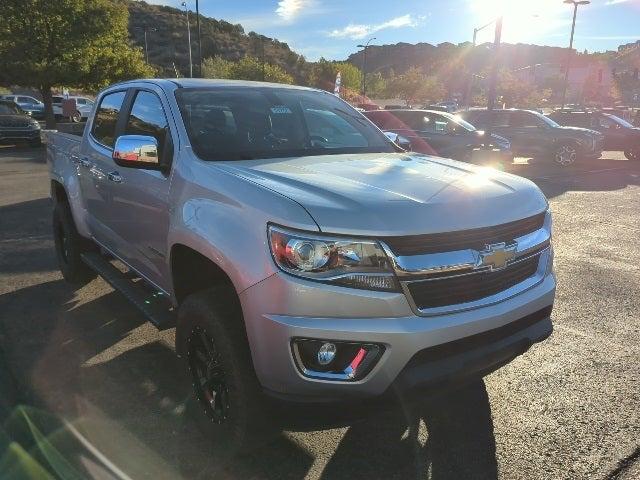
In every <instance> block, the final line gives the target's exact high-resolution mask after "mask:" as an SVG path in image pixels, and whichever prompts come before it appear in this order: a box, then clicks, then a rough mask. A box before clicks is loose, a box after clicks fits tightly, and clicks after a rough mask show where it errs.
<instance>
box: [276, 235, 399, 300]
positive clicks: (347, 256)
mask: <svg viewBox="0 0 640 480" xmlns="http://www.w3.org/2000/svg"><path fill="white" fill-rule="evenodd" d="M269 246H270V248H271V253H272V255H273V258H274V260H275V262H276V264H277V265H278V267H280V268H281V269H282V270H284V271H285V272H287V273H289V274H291V275H296V276H298V277H303V278H307V279H310V280H316V281H321V282H325V283H331V284H335V285H342V286H346V287H353V288H363V289H369V290H386V291H397V290H398V285H397V282H396V278H395V275H394V273H393V269H392V268H391V264H390V262H389V258H388V257H387V255H386V254H385V253H384V250H383V249H382V247H381V246H380V244H379V243H378V242H376V241H375V240H361V239H349V238H341V237H331V236H325V235H321V234H319V235H316V234H313V233H304V232H296V231H292V230H287V229H284V228H281V227H276V226H269Z"/></svg>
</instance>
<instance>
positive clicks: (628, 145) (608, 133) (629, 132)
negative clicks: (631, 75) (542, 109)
mask: <svg viewBox="0 0 640 480" xmlns="http://www.w3.org/2000/svg"><path fill="white" fill-rule="evenodd" d="M549 118H551V119H553V120H555V121H556V122H558V123H559V124H561V125H572V126H575V127H585V128H590V129H592V130H597V131H599V132H600V133H602V134H603V135H604V150H620V151H623V152H624V155H625V157H627V158H628V159H629V160H640V128H638V127H634V126H633V125H632V124H631V123H629V122H627V121H626V120H623V119H622V118H620V117H617V116H616V115H612V114H610V113H604V112H602V111H592V110H567V109H564V110H558V111H556V112H553V113H552V114H551V115H549Z"/></svg>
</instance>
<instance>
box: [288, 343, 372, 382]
mask: <svg viewBox="0 0 640 480" xmlns="http://www.w3.org/2000/svg"><path fill="white" fill-rule="evenodd" d="M291 348H292V352H291V353H292V354H293V359H294V361H295V363H296V366H297V367H298V369H299V371H300V373H302V374H303V375H304V376H305V377H310V378H316V379H321V380H334V381H336V380H337V381H346V382H353V381H357V380H360V379H362V378H364V377H365V376H366V375H367V374H368V373H369V372H370V371H371V370H372V369H373V367H374V366H375V364H376V363H377V362H378V360H379V359H380V357H381V356H382V353H383V352H384V346H382V345H379V344H375V343H356V342H342V341H339V340H330V341H327V340H316V339H311V338H294V339H293V340H292V342H291Z"/></svg>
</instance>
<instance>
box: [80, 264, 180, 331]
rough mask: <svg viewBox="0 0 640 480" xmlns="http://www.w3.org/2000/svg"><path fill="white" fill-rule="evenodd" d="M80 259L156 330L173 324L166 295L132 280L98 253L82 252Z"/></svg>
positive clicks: (141, 281)
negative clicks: (121, 295)
mask: <svg viewBox="0 0 640 480" xmlns="http://www.w3.org/2000/svg"><path fill="white" fill-rule="evenodd" d="M82 260H83V261H84V263H86V264H87V265H88V266H89V268H91V269H92V270H94V271H96V272H97V273H98V275H100V276H101V277H102V278H104V279H105V281H107V283H109V284H110V285H111V286H112V287H113V288H114V289H116V290H118V291H119V292H120V293H122V294H123V295H124V296H125V297H127V299H128V300H129V301H130V302H131V303H133V304H134V305H135V306H136V307H137V308H138V310H140V311H141V312H142V313H143V314H144V315H145V317H147V319H148V320H149V321H150V322H151V323H152V324H153V325H155V326H156V328H158V330H166V329H168V328H172V327H174V326H175V323H176V322H175V312H174V309H173V307H172V305H171V302H170V301H169V299H168V298H167V297H166V295H164V294H162V293H161V292H158V291H154V290H153V289H151V288H150V287H148V286H147V284H146V282H144V281H143V280H138V281H133V280H132V279H130V277H131V275H128V274H127V273H123V272H122V271H120V270H119V269H117V268H116V267H115V266H114V265H113V264H112V263H111V262H110V261H109V260H108V259H107V258H105V257H104V256H102V255H100V254H99V253H83V254H82Z"/></svg>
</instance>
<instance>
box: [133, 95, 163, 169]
mask: <svg viewBox="0 0 640 480" xmlns="http://www.w3.org/2000/svg"><path fill="white" fill-rule="evenodd" d="M168 128H169V122H168V121H167V116H166V115H165V113H164V109H163V108H162V103H161V102H160V99H159V98H158V96H157V95H156V94H155V93H151V92H146V91H144V90H141V91H139V92H138V93H137V94H136V99H135V101H134V102H133V107H131V113H130V114H129V119H128V120H127V126H126V127H125V132H124V133H125V134H126V135H147V136H149V137H154V138H155V139H156V140H157V141H158V154H159V155H160V158H162V151H163V147H164V141H165V137H166V135H167V130H168Z"/></svg>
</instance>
